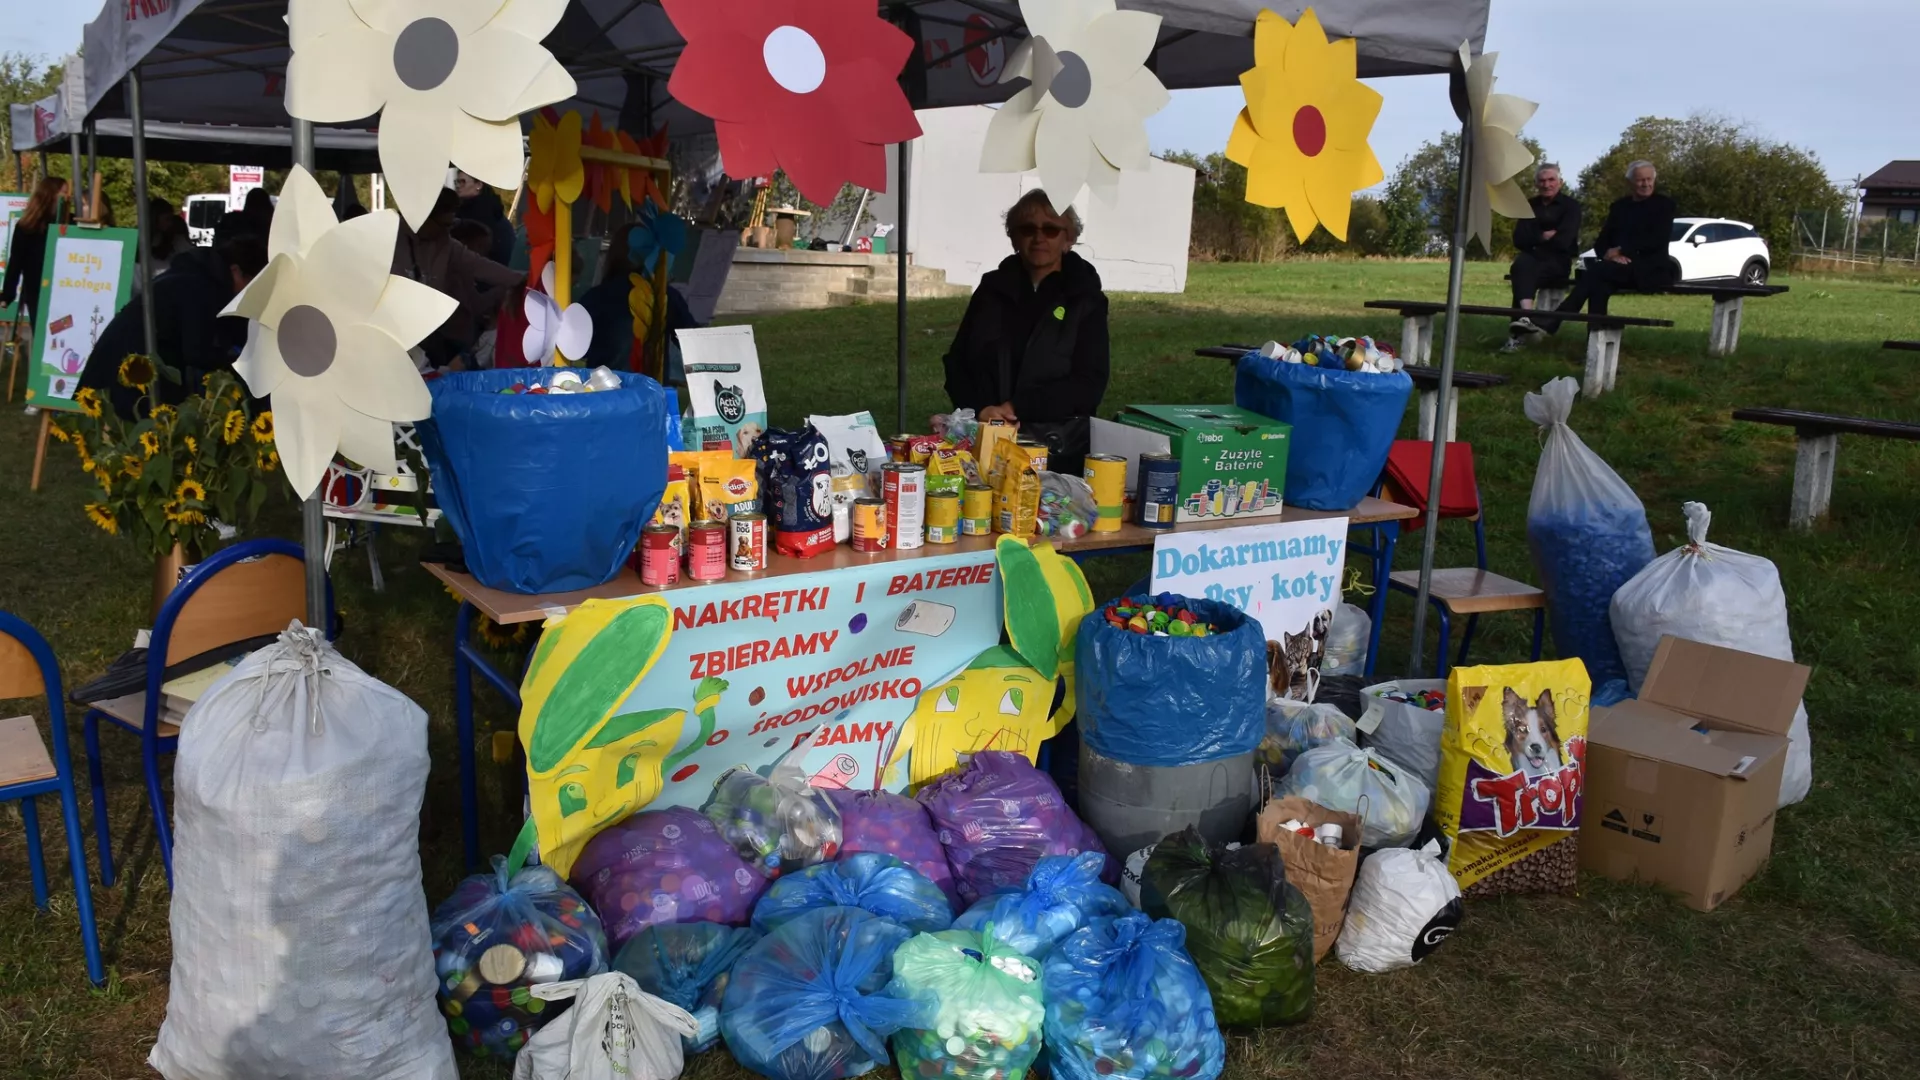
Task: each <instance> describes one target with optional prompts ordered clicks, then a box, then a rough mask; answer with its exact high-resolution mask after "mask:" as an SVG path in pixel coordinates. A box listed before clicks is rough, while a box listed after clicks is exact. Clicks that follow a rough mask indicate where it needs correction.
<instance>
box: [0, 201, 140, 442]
mask: <svg viewBox="0 0 1920 1080" xmlns="http://www.w3.org/2000/svg"><path fill="white" fill-rule="evenodd" d="M138 241H139V234H138V233H137V232H135V231H134V230H132V229H92V228H85V227H81V226H72V225H70V226H66V227H64V228H62V229H59V230H57V231H56V232H55V233H54V234H53V235H51V236H49V237H48V238H47V254H46V262H45V264H44V265H43V266H42V269H41V281H40V307H41V309H42V310H41V311H40V312H39V313H38V323H39V325H38V326H37V327H36V328H35V332H34V350H33V355H34V357H35V361H34V363H33V365H32V367H31V368H30V374H31V378H30V380H29V381H28V384H27V400H28V401H30V402H32V403H33V404H35V405H38V406H40V407H41V408H46V409H65V410H68V411H73V410H76V409H78V406H77V405H75V404H74V403H73V394H74V391H76V390H78V389H79V388H80V376H81V373H82V372H84V371H85V370H86V367H87V362H88V361H89V360H90V359H92V357H93V346H94V344H95V343H96V342H98V341H99V340H100V332H101V331H102V330H105V329H106V327H107V323H108V322H110V321H112V319H113V316H114V315H115V314H116V313H117V312H119V310H120V309H121V308H122V307H124V306H126V303H127V300H128V299H129V298H130V297H131V296H132V294H133V267H134V262H135V258H134V251H135V247H134V245H135V244H136V243H137V242H138ZM119 359H120V358H119V357H113V358H112V360H111V361H110V362H117V361H118V360H119Z"/></svg>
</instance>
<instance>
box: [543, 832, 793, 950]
mask: <svg viewBox="0 0 1920 1080" xmlns="http://www.w3.org/2000/svg"><path fill="white" fill-rule="evenodd" d="M572 883H573V887H574V888H576V889H578V890H580V894H581V895H582V896H585V897H586V898H587V903H589V904H592V905H593V910H595V911H597V912H599V913H600V921H601V922H602V923H603V924H605V926H606V929H607V942H608V944H609V945H610V946H611V948H612V949H613V951H614V952H618V951H619V950H620V946H622V945H624V944H626V943H627V939H628V938H630V937H633V936H634V935H635V934H638V933H639V932H640V931H642V930H645V929H646V928H647V927H649V926H653V925H655V924H657V923H681V922H694V921H703V922H716V923H725V924H726V925H728V926H745V925H747V920H748V919H749V918H750V917H752V915H753V905H754V903H755V902H756V901H758V900H759V899H760V894H761V893H763V892H765V891H766V890H767V878H766V876H765V875H763V874H761V873H760V872H759V871H758V870H756V869H754V868H753V867H752V866H749V865H748V864H747V861H746V860H745V859H742V858H741V857H740V853H739V852H737V851H735V850H734V849H733V845H732V844H729V843H727V841H726V839H725V838H724V837H722V836H721V835H720V830H719V829H716V828H714V825H713V822H711V821H708V820H707V818H706V815H704V814H702V813H700V811H698V810H690V809H687V808H686V807H674V808H673V809H670V810H645V811H642V812H640V813H638V814H635V815H633V816H632V817H630V818H628V819H627V820H625V821H623V822H621V823H619V824H618V825H612V826H609V827H608V828H606V829H605V830H604V831H602V832H601V833H600V834H599V835H597V836H595V837H594V838H593V839H591V840H589V841H587V846H586V848H585V849H584V850H582V851H581V852H580V858H579V859H578V860H577V861H576V862H575V863H574V864H573V881H572Z"/></svg>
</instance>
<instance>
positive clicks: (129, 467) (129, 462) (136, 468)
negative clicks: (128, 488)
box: [120, 454, 146, 480]
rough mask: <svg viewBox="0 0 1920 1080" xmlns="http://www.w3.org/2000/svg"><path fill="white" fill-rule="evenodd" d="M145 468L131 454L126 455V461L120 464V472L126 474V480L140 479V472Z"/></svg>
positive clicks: (139, 460)
mask: <svg viewBox="0 0 1920 1080" xmlns="http://www.w3.org/2000/svg"><path fill="white" fill-rule="evenodd" d="M145 467H146V466H145V464H144V463H143V462H142V461H141V459H139V458H137V457H134V456H133V455H132V454H128V455H127V458H126V460H125V461H123V462H121V463H120V469H121V471H122V472H124V473H126V474H127V479H129V480H138V479H140V472H141V470H142V469H144V468H145Z"/></svg>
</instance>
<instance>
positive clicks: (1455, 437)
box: [1420, 387, 1460, 442]
mask: <svg viewBox="0 0 1920 1080" xmlns="http://www.w3.org/2000/svg"><path fill="white" fill-rule="evenodd" d="M1439 400H1440V391H1438V390H1422V391H1420V441H1421V442H1432V441H1433V414H1434V412H1435V406H1436V405H1437V404H1438V402H1439ZM1459 431H1460V388H1459V387H1454V391H1453V393H1452V394H1451V395H1449V396H1448V397H1447V420H1446V423H1445V424H1443V425H1441V428H1440V441H1441V442H1457V441H1459V438H1460V435H1459Z"/></svg>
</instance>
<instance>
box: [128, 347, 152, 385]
mask: <svg viewBox="0 0 1920 1080" xmlns="http://www.w3.org/2000/svg"><path fill="white" fill-rule="evenodd" d="M120 385H121V386H124V387H126V388H128V389H129V390H145V389H146V388H147V387H149V386H152V385H153V361H152V360H149V359H147V358H146V357H144V356H141V355H140V354H139V353H134V354H133V355H132V356H129V357H127V358H126V359H125V360H122V361H120Z"/></svg>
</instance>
